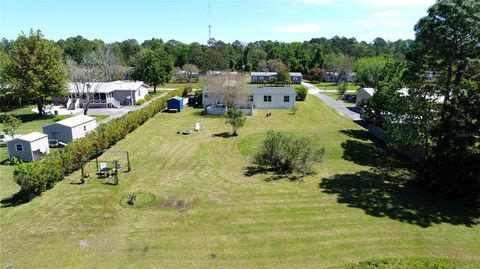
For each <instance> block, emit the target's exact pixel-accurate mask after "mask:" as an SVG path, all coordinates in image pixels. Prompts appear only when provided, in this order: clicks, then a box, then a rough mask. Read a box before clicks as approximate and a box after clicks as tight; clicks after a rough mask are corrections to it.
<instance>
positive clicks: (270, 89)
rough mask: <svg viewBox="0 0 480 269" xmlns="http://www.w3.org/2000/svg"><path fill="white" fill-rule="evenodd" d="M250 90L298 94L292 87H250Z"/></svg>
mask: <svg viewBox="0 0 480 269" xmlns="http://www.w3.org/2000/svg"><path fill="white" fill-rule="evenodd" d="M250 92H251V93H258V94H282V95H288V94H296V93H295V90H294V89H293V88H292V87H250Z"/></svg>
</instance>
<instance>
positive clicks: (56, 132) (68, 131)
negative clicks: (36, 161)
mask: <svg viewBox="0 0 480 269" xmlns="http://www.w3.org/2000/svg"><path fill="white" fill-rule="evenodd" d="M96 127H97V121H96V120H95V118H92V117H90V116H85V115H78V116H74V117H71V118H68V119H64V120H61V121H58V122H55V123H52V124H49V125H45V126H43V132H44V133H45V134H47V135H48V139H49V140H56V141H58V142H61V143H64V144H68V143H70V142H71V141H72V140H74V139H77V138H80V137H84V136H85V135H86V134H87V133H88V132H90V131H92V130H94V129H95V128H96Z"/></svg>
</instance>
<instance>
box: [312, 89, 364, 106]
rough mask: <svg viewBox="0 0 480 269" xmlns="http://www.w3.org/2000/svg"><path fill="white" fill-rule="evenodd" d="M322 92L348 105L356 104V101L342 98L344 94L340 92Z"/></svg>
mask: <svg viewBox="0 0 480 269" xmlns="http://www.w3.org/2000/svg"><path fill="white" fill-rule="evenodd" d="M320 94H325V95H327V96H329V97H331V98H332V99H334V100H337V101H339V102H342V103H344V104H345V105H346V106H355V103H353V102H348V101H345V100H342V99H340V97H341V96H342V94H340V93H338V92H321V93H320ZM347 94H352V93H347Z"/></svg>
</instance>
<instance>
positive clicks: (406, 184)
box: [319, 168, 480, 227]
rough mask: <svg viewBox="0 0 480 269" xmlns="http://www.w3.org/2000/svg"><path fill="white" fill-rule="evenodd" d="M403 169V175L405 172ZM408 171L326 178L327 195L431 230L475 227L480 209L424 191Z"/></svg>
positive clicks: (387, 170) (323, 186)
mask: <svg viewBox="0 0 480 269" xmlns="http://www.w3.org/2000/svg"><path fill="white" fill-rule="evenodd" d="M402 170H403V172H402ZM405 171H406V169H391V168H379V169H372V170H370V171H361V172H357V173H355V174H339V175H334V176H331V177H329V178H326V179H323V180H322V182H321V183H320V184H319V187H320V188H321V189H322V191H323V192H325V193H328V194H336V195H338V198H337V200H338V202H339V203H343V204H347V205H348V206H350V207H354V208H360V209H363V211H364V212H365V213H366V214H368V215H371V216H375V217H388V218H391V219H394V220H398V221H401V222H407V223H410V224H414V225H418V226H421V227H429V226H431V225H433V224H440V223H449V224H453V225H465V226H467V227H473V226H474V225H477V224H479V223H480V210H479V209H474V208H469V207H467V206H465V205H463V204H462V203H460V202H456V201H453V202H452V201H450V200H447V199H444V198H442V197H438V196H435V195H434V194H432V193H429V192H427V191H423V190H422V189H420V188H419V187H418V186H416V185H415V184H414V183H413V181H412V180H411V178H412V174H411V173H409V172H407V173H405Z"/></svg>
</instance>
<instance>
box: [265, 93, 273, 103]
mask: <svg viewBox="0 0 480 269" xmlns="http://www.w3.org/2000/svg"><path fill="white" fill-rule="evenodd" d="M263 101H264V102H272V96H271V95H264V96H263Z"/></svg>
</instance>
